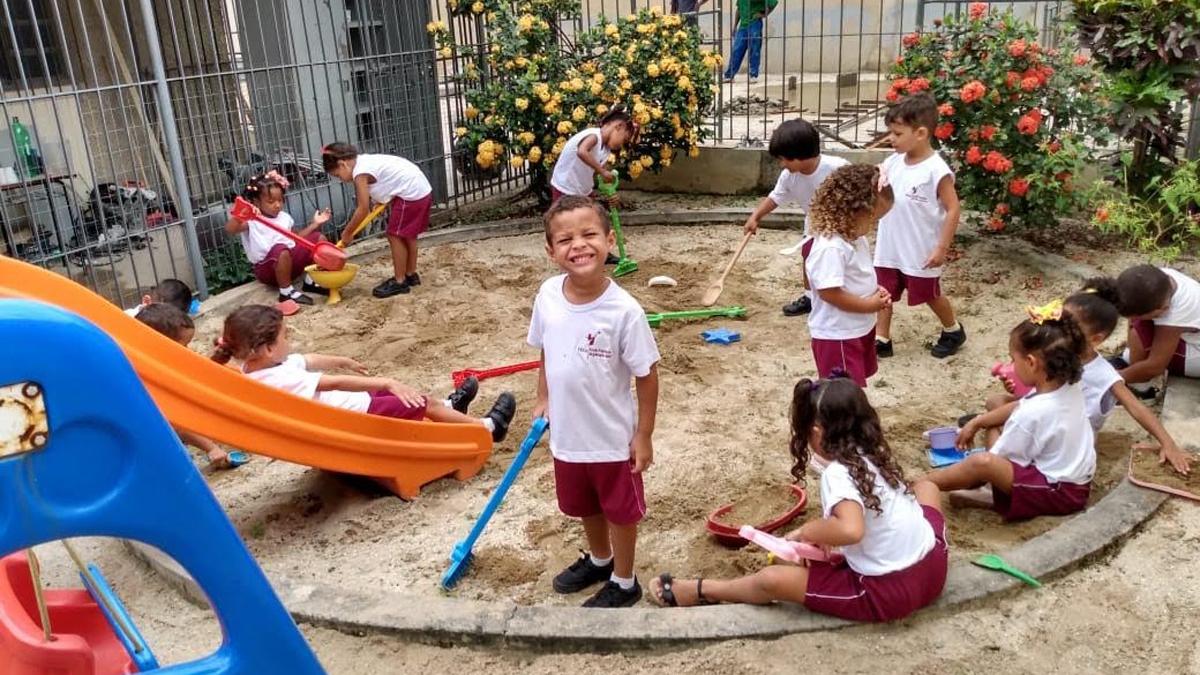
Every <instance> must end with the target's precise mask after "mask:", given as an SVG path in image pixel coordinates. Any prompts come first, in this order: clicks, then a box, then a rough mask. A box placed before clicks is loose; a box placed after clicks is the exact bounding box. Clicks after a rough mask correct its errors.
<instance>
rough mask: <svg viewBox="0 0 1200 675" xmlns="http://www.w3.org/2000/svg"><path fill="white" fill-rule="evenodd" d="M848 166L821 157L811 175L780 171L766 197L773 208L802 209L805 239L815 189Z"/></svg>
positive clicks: (785, 170) (837, 158)
mask: <svg viewBox="0 0 1200 675" xmlns="http://www.w3.org/2000/svg"><path fill="white" fill-rule="evenodd" d="M849 165H850V162H849V161H847V160H845V159H842V158H841V157H834V156H832V155H821V161H820V162H819V163H818V164H817V170H816V171H813V172H812V173H811V174H807V175H806V174H802V173H800V172H799V171H797V172H795V173H792V172H791V171H788V170H787V169H784V170H783V171H780V172H779V180H777V181H775V189H774V190H771V194H769V195H767V196H768V197H770V198H771V201H773V202H775V206H783V205H784V204H796V205H797V206H799V207H800V208H802V209H804V236H806V237H807V236H809V234H811V232H812V227H811V223H810V220H811V218H810V217H809V211H808V207H809V205H810V204H812V198H813V195H814V194H816V193H817V188H818V187H820V185H821V183H822V182H823V181H824V180H825V179H826V178H828V177H829V174H831V173H833V172H834V171H836V170H838V169H840V168H841V167H843V166H849Z"/></svg>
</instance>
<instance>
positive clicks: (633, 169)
mask: <svg viewBox="0 0 1200 675" xmlns="http://www.w3.org/2000/svg"><path fill="white" fill-rule="evenodd" d="M640 175H642V165H641V164H638V163H637V162H634V163H632V164H630V165H629V177H630V178H632V179H634V180H637V177H638V176H640Z"/></svg>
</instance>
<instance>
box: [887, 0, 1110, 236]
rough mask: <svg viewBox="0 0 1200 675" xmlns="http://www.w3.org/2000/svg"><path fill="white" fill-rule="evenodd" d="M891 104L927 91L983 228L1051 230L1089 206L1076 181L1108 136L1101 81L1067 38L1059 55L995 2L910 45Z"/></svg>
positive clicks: (897, 69)
mask: <svg viewBox="0 0 1200 675" xmlns="http://www.w3.org/2000/svg"><path fill="white" fill-rule="evenodd" d="M902 44H903V45H904V46H905V50H904V53H903V55H902V56H901V57H900V58H898V59H897V61H896V64H895V66H894V67H893V69H892V73H891V78H892V80H891V89H890V90H889V91H888V93H887V96H886V98H887V100H889V101H898V100H900V99H901V98H902V97H904V96H907V95H909V94H915V93H917V92H919V91H923V90H926V89H927V90H929V91H930V92H931V93H932V94H933V96H934V98H936V99H937V101H938V103H939V106H938V114H939V115H940V119H939V122H938V125H937V127H936V128H935V129H934V130H933V135H934V136H935V137H936V138H937V140H938V142H939V143H940V149H941V151H942V153H943V154H944V155H945V156H946V158H947V159H948V160H949V161H950V163H951V165H952V166H953V167H954V169H955V172H956V180H957V187H958V194H959V197H960V198H961V199H962V200H963V204H964V208H965V209H967V210H969V211H975V212H980V213H983V214H985V215H984V218H985V225H986V226H987V227H988V228H989V229H991V230H997V231H998V230H1002V229H1004V228H1005V227H1006V226H1007V225H1008V224H1010V223H1018V224H1022V225H1029V226H1035V227H1045V226H1050V225H1053V224H1054V223H1055V222H1057V218H1058V217H1060V216H1064V215H1068V214H1070V213H1072V212H1074V211H1075V210H1076V209H1078V208H1079V207H1080V206H1081V204H1082V202H1083V195H1081V194H1079V193H1078V192H1077V191H1076V190H1075V189H1074V187H1073V185H1072V178H1073V177H1074V175H1075V174H1076V173H1078V172H1079V171H1080V169H1082V168H1083V166H1084V165H1085V164H1086V163H1087V162H1089V161H1091V159H1092V157H1091V154H1090V150H1089V148H1090V147H1094V146H1095V145H1096V144H1095V143H1089V142H1088V141H1089V139H1091V140H1094V141H1101V142H1103V141H1105V140H1107V137H1108V131H1107V128H1106V125H1105V121H1104V119H1103V110H1104V107H1103V103H1102V102H1101V100H1100V97H1099V96H1098V95H1097V93H1096V90H1097V88H1098V87H1099V86H1100V83H1101V82H1102V76H1101V75H1100V74H1099V73H1098V72H1096V71H1095V70H1094V69H1093V68H1092V65H1091V62H1090V60H1089V59H1088V58H1087V57H1085V56H1083V55H1082V54H1077V53H1076V51H1075V45H1074V43H1073V42H1071V40H1070V39H1069V37H1068V36H1065V35H1062V36H1059V39H1058V41H1057V44H1058V45H1059V46H1058V47H1057V48H1055V49H1047V48H1044V47H1042V46H1041V44H1040V43H1039V42H1038V31H1037V29H1036V28H1034V26H1033V25H1032V24H1030V23H1028V22H1025V21H1023V20H1020V19H1017V18H1016V17H1014V16H1013V14H1012V12H1011V11H1007V12H1001V11H999V10H996V9H993V8H991V7H990V6H989V5H988V4H987V3H981V2H976V3H971V5H970V6H969V7H968V11H967V15H966V17H965V18H963V19H956V18H954V17H947V18H946V20H945V21H944V22H943V23H941V24H940V25H938V26H937V27H936V28H935V29H934V30H933V31H932V32H927V33H913V34H910V35H908V36H905V38H904V39H903V40H902Z"/></svg>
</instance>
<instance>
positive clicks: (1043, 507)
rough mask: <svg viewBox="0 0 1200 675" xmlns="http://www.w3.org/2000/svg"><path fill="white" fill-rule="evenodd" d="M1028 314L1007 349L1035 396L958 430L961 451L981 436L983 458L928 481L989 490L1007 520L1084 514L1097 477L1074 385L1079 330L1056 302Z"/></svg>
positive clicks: (1091, 439)
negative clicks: (983, 432)
mask: <svg viewBox="0 0 1200 675" xmlns="http://www.w3.org/2000/svg"><path fill="white" fill-rule="evenodd" d="M1028 311H1029V318H1028V319H1026V320H1025V321H1022V322H1021V323H1020V324H1018V325H1017V327H1016V328H1014V329H1013V331H1012V334H1011V335H1010V336H1009V340H1008V351H1009V354H1010V355H1011V356H1012V361H1013V365H1014V367H1015V371H1016V376H1017V378H1018V379H1020V380H1021V382H1022V383H1024V384H1025V385H1026V386H1029V387H1033V391H1031V392H1030V393H1029V394H1027V395H1026V396H1025V397H1024V398H1022V399H1020V400H1018V401H1017V404H1016V408H1015V409H1014V408H1011V407H1010V406H1003V407H1000V408H997V409H995V410H990V411H988V412H986V413H984V414H982V415H980V416H978V417H976V418H974V419H972V420H970V421H969V422H967V423H966V425H965V426H964V427H963V428H962V431H960V432H959V435H958V447H959V448H961V449H967V448H970V447H972V446H973V445H974V442H975V436H976V434H978V433H979V431H980V430H986V431H987V440H986V444H987V448H988V452H979V453H975V454H973V455H970V456H968V457H967V458H966V459H964V460H963V461H961V462H959V463H958V464H955V465H954V466H951V467H948V468H945V469H939V470H937V471H934V472H932V473H930V474H929V475H928V476H926V479H927V480H930V481H932V482H933V483H935V484H936V485H937V486H938V487H939V488H941V489H942V490H943V491H951V490H968V489H973V488H979V487H983V486H984V485H991V488H992V504H991V506H992V508H993V509H995V510H996V511H997V512H999V513H1000V514H1001V515H1002V516H1004V519H1005V520H1009V521H1012V520H1024V519H1027V518H1033V517H1035V516H1041V515H1058V516H1062V515H1067V514H1071V513H1075V512H1076V511H1081V510H1083V508H1084V507H1086V506H1087V501H1088V496H1089V494H1091V490H1092V475H1093V474H1094V473H1095V471H1096V448H1095V435H1094V433H1093V431H1092V425H1091V424H1090V423H1089V422H1088V417H1087V412H1086V411H1087V405H1086V397H1085V395H1084V392H1083V388H1082V387H1081V386H1080V384H1079V381H1080V378H1081V377H1082V375H1083V363H1082V362H1081V360H1080V354H1083V353H1084V350H1085V348H1086V345H1087V341H1086V338H1085V337H1084V334H1083V330H1082V329H1081V328H1080V326H1079V323H1078V322H1077V321H1076V320H1075V317H1074V316H1072V314H1071V312H1069V311H1067V310H1065V309H1063V303H1062V301H1055V302H1052V303H1050V304H1048V305H1045V306H1043V307H1039V308H1034V307H1030V308H1028ZM1006 415H1007V420H1005V416H1006Z"/></svg>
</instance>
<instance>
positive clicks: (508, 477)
mask: <svg viewBox="0 0 1200 675" xmlns="http://www.w3.org/2000/svg"><path fill="white" fill-rule="evenodd" d="M548 426H550V422H549V421H547V420H546V418H545V417H539V418H537V419H536V420H534V421H533V425H532V426H530V428H529V433H528V434H526V435H525V440H523V441H521V449H520V450H518V451H517V456H516V457H513V461H512V464H509V465H508V470H507V471H505V472H504V477H503V478H501V479H500V484H499V485H497V486H496V490H495V492H493V493H492V496H491V497H490V498H489V499H488V503H487V504H486V505H485V506H484V507H483V512H482V513H480V514H479V518H478V519H477V520H476V521H475V525H474V526H473V527H471V532H470V533H469V534H468V535H467V538H466V539H463V540H462V541H460V542H458V544H456V545H455V546H454V551H453V552H452V553H451V554H450V568H449V569H447V570H446V573H445V574H443V575H442V588H444V589H446V590H450V589H451V588H454V585H455V584H457V583H458V580H459V579H461V578H462V575H463V574H464V573H466V571H467V567H468V566H469V565H470V564H471V549H473V548H474V547H475V542H476V541H477V540H478V539H479V535H481V534H483V528H485V527H487V524H488V521H489V520H491V519H492V515H493V514H495V513H496V509H498V508H500V503H501V502H503V501H504V496H505V495H506V494H508V489H509V488H510V487H512V484H513V483H514V482H516V480H517V474H519V473H521V469H522V468H523V467H524V466H525V462H526V461H527V460H528V459H529V455H531V454H533V449H534V448H535V447H537V444H538V441H540V440H542V434H543V433H545V432H546V428H547V427H548Z"/></svg>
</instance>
